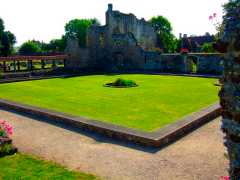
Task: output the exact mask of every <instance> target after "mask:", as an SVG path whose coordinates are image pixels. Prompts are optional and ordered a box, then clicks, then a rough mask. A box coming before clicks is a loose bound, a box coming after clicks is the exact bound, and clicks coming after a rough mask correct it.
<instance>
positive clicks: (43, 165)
mask: <svg viewBox="0 0 240 180" xmlns="http://www.w3.org/2000/svg"><path fill="white" fill-rule="evenodd" d="M0 179H4V180H12V179H31V180H34V179H51V180H54V179H56V180H57V179H62V180H63V179H66V180H72V179H78V180H95V179H98V178H96V177H95V176H93V175H90V174H84V173H79V172H73V171H69V170H67V169H65V168H64V167H61V166H59V165H56V164H55V163H53V162H48V161H43V160H40V159H38V158H36V157H32V156H29V155H24V154H19V153H17V154H15V155H12V156H6V157H2V158H0Z"/></svg>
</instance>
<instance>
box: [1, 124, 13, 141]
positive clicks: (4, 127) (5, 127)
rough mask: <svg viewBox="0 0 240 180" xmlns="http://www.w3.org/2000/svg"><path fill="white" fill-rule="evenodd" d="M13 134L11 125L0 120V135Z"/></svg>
mask: <svg viewBox="0 0 240 180" xmlns="http://www.w3.org/2000/svg"><path fill="white" fill-rule="evenodd" d="M12 134H13V127H12V126H11V125H10V124H8V123H7V122H6V121H3V120H0V137H8V136H10V135H12Z"/></svg>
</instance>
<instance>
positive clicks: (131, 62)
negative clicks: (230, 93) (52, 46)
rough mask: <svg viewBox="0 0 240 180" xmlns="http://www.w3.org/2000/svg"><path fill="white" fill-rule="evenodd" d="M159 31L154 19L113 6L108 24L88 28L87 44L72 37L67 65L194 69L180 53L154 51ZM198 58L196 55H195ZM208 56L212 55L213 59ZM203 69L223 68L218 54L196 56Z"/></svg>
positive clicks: (94, 67)
mask: <svg viewBox="0 0 240 180" xmlns="http://www.w3.org/2000/svg"><path fill="white" fill-rule="evenodd" d="M156 44H157V33H156V32H155V30H154V28H153V26H152V24H151V23H149V22H147V21H145V20H144V19H137V18H136V16H135V15H133V14H124V13H121V12H119V11H115V10H113V6H112V4H109V5H108V9H107V11H106V25H104V26H98V25H93V26H91V27H90V28H89V29H88V32H87V47H86V48H80V47H79V45H78V41H77V40H74V39H69V40H68V43H67V48H66V52H67V53H68V54H69V55H70V57H69V59H68V61H67V67H69V68H78V69H102V70H107V71H109V70H110V71H122V70H144V71H145V70H150V71H151V70H154V71H155V70H157V71H165V72H166V71H167V72H169V71H171V72H172V71H174V72H176V71H177V72H184V73H187V72H191V69H192V65H191V64H192V61H191V60H189V58H187V57H186V56H185V55H184V56H182V55H181V54H172V55H168V54H159V52H154V51H153V49H155V47H156ZM194 58H195V57H194ZM206 58H207V59H208V58H210V59H212V60H211V61H208V60H206ZM194 62H195V64H196V63H197V64H199V67H200V68H199V69H201V72H202V71H204V69H206V72H207V73H208V72H212V71H215V70H216V71H221V68H220V69H219V67H220V66H219V65H220V60H219V58H218V57H216V55H214V56H211V57H206V56H199V57H196V58H195V61H194Z"/></svg>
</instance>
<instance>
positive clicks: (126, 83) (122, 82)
mask: <svg viewBox="0 0 240 180" xmlns="http://www.w3.org/2000/svg"><path fill="white" fill-rule="evenodd" d="M104 86H105V87H115V88H130V87H137V86H138V85H137V83H136V82H134V81H133V80H126V79H121V78H118V79H117V80H116V81H114V82H112V83H107V84H105V85H104Z"/></svg>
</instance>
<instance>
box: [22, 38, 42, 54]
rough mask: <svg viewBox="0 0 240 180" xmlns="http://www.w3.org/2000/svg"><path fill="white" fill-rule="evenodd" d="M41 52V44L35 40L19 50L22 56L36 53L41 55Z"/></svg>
mask: <svg viewBox="0 0 240 180" xmlns="http://www.w3.org/2000/svg"><path fill="white" fill-rule="evenodd" d="M41 51H42V50H41V46H40V44H39V43H38V42H37V41H35V40H32V41H27V42H25V43H23V44H22V45H21V46H20V48H19V50H18V52H19V54H21V55H34V54H36V53H40V52H41Z"/></svg>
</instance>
